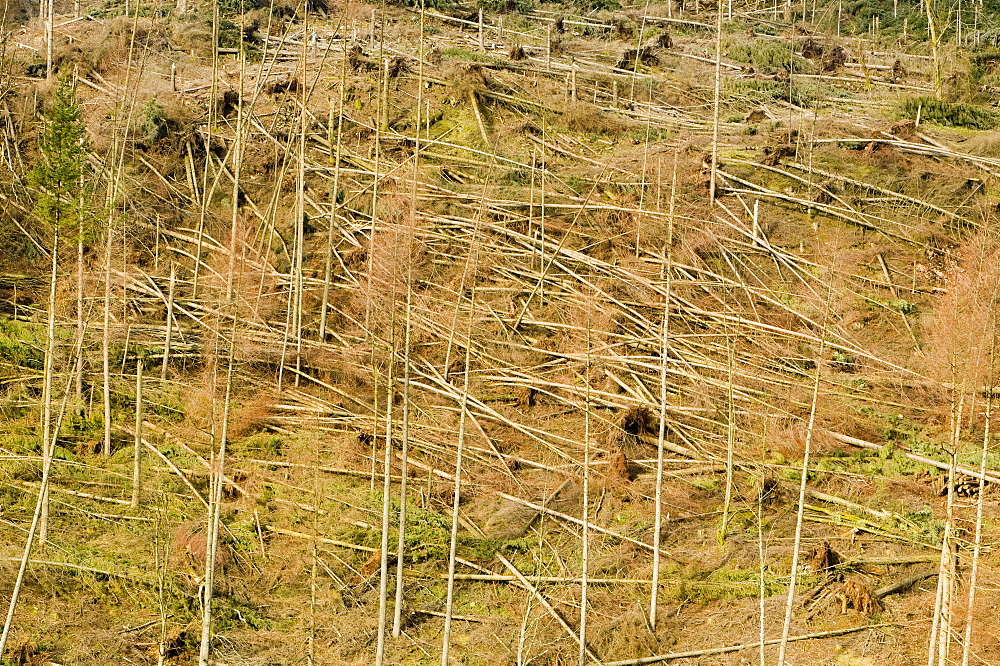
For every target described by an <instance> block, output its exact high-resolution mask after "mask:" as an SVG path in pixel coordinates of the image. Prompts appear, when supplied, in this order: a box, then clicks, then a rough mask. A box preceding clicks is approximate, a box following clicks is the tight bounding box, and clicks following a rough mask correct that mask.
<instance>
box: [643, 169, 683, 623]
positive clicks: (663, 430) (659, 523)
mask: <svg viewBox="0 0 1000 666" xmlns="http://www.w3.org/2000/svg"><path fill="white" fill-rule="evenodd" d="M677 157H678V153H677V151H674V169H673V175H672V177H671V180H670V208H669V212H668V213H667V246H666V248H665V249H666V253H665V254H666V257H665V259H666V266H665V270H664V271H663V276H664V279H665V286H664V295H663V326H662V331H661V336H660V427H659V432H658V434H657V437H656V499H655V502H656V506H655V508H654V514H653V583H652V590H651V594H650V599H649V626H650V627H651V628H652V629H653V630H654V631H655V630H656V616H657V597H658V595H659V591H660V590H659V588H660V542H661V540H662V538H663V537H662V535H661V531H662V530H663V449H664V445H665V444H666V438H667V349H668V347H669V345H670V295H671V291H672V289H671V286H672V284H673V245H674V205H675V203H676V200H677Z"/></svg>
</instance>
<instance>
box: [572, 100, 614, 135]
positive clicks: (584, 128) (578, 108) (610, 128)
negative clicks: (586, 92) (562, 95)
mask: <svg viewBox="0 0 1000 666" xmlns="http://www.w3.org/2000/svg"><path fill="white" fill-rule="evenodd" d="M562 120H563V123H564V124H565V125H566V127H567V128H568V129H570V130H572V131H574V132H582V133H584V134H618V133H621V132H623V131H624V130H625V129H626V128H627V127H628V125H627V124H626V123H625V122H624V121H622V120H620V119H618V118H615V117H613V116H611V115H609V114H607V113H604V112H603V111H601V110H600V109H599V108H597V107H596V106H593V105H592V104H585V103H583V102H578V103H576V104H573V105H571V106H569V107H567V108H566V110H565V111H564V112H563V115H562Z"/></svg>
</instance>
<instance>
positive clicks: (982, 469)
mask: <svg viewBox="0 0 1000 666" xmlns="http://www.w3.org/2000/svg"><path fill="white" fill-rule="evenodd" d="M992 357H993V350H992V349H991V352H990V360H991V365H992ZM992 416H993V387H992V386H991V387H990V389H989V390H988V391H987V393H986V423H985V424H984V426H983V448H982V450H981V452H980V454H979V495H978V497H977V498H976V529H975V535H974V537H973V546H972V566H971V567H970V569H969V597H968V603H967V604H966V608H965V640H964V641H963V642H962V666H969V657H970V655H971V654H972V619H973V616H974V614H975V608H976V586H977V585H978V583H979V558H980V555H981V554H982V547H983V507H984V505H985V501H984V497H983V495H984V485H985V481H984V480H983V477H984V476H986V459H987V456H988V455H989V445H990V437H991V435H992V432H991V430H990V425H991V424H992Z"/></svg>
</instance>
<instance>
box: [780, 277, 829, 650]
mask: <svg viewBox="0 0 1000 666" xmlns="http://www.w3.org/2000/svg"><path fill="white" fill-rule="evenodd" d="M827 300H828V301H829V296H828V297H827ZM827 307H829V303H828V304H827ZM825 352H826V321H825V318H824V322H823V335H822V337H821V338H820V346H819V355H818V356H817V359H816V377H815V379H814V380H813V388H812V401H811V403H812V404H811V405H810V406H809V424H808V425H807V426H806V444H805V451H804V452H803V455H802V472H801V474H802V477H801V479H800V480H799V500H798V513H797V515H796V518H795V540H794V542H793V545H792V570H791V578H790V579H789V581H788V596H787V597H786V599H785V620H784V623H783V624H782V627H781V642H780V643H779V646H778V662H777V663H779V664H784V663H785V651H786V649H787V647H788V635H789V632H790V630H791V626H792V608H793V607H794V604H795V586H796V583H797V582H798V577H799V550H800V549H801V547H802V523H803V518H804V512H805V504H806V484H807V482H808V480H809V454H810V453H811V451H812V441H813V434H814V432H815V429H816V405H817V403H818V402H819V380H820V371H821V369H822V368H823V361H822V359H823V355H824V353H825Z"/></svg>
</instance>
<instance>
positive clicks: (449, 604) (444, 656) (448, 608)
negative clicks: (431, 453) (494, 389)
mask: <svg viewBox="0 0 1000 666" xmlns="http://www.w3.org/2000/svg"><path fill="white" fill-rule="evenodd" d="M474 251H475V249H474V248H472V247H470V249H469V252H470V253H471V252H474ZM475 271H476V269H475V266H474V265H473V269H472V280H471V282H472V287H471V288H472V294H471V296H470V298H469V326H468V330H467V331H466V336H467V337H466V340H465V373H464V379H463V384H462V404H461V407H460V412H459V420H458V448H457V450H456V452H455V485H454V487H453V489H452V492H453V494H454V495H453V498H452V505H451V539H450V541H449V545H448V594H447V598H446V600H445V616H444V637H443V639H442V646H441V666H449V661H448V654H449V651H450V649H451V624H452V615H453V612H454V608H455V564H456V559H455V558H456V557H457V552H458V506H459V502H460V501H461V493H462V456H463V454H464V453H465V424H466V420H467V418H468V413H469V362H470V360H471V354H472V322H473V320H474V319H475V305H476V278H475ZM460 293H461V292H460Z"/></svg>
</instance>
